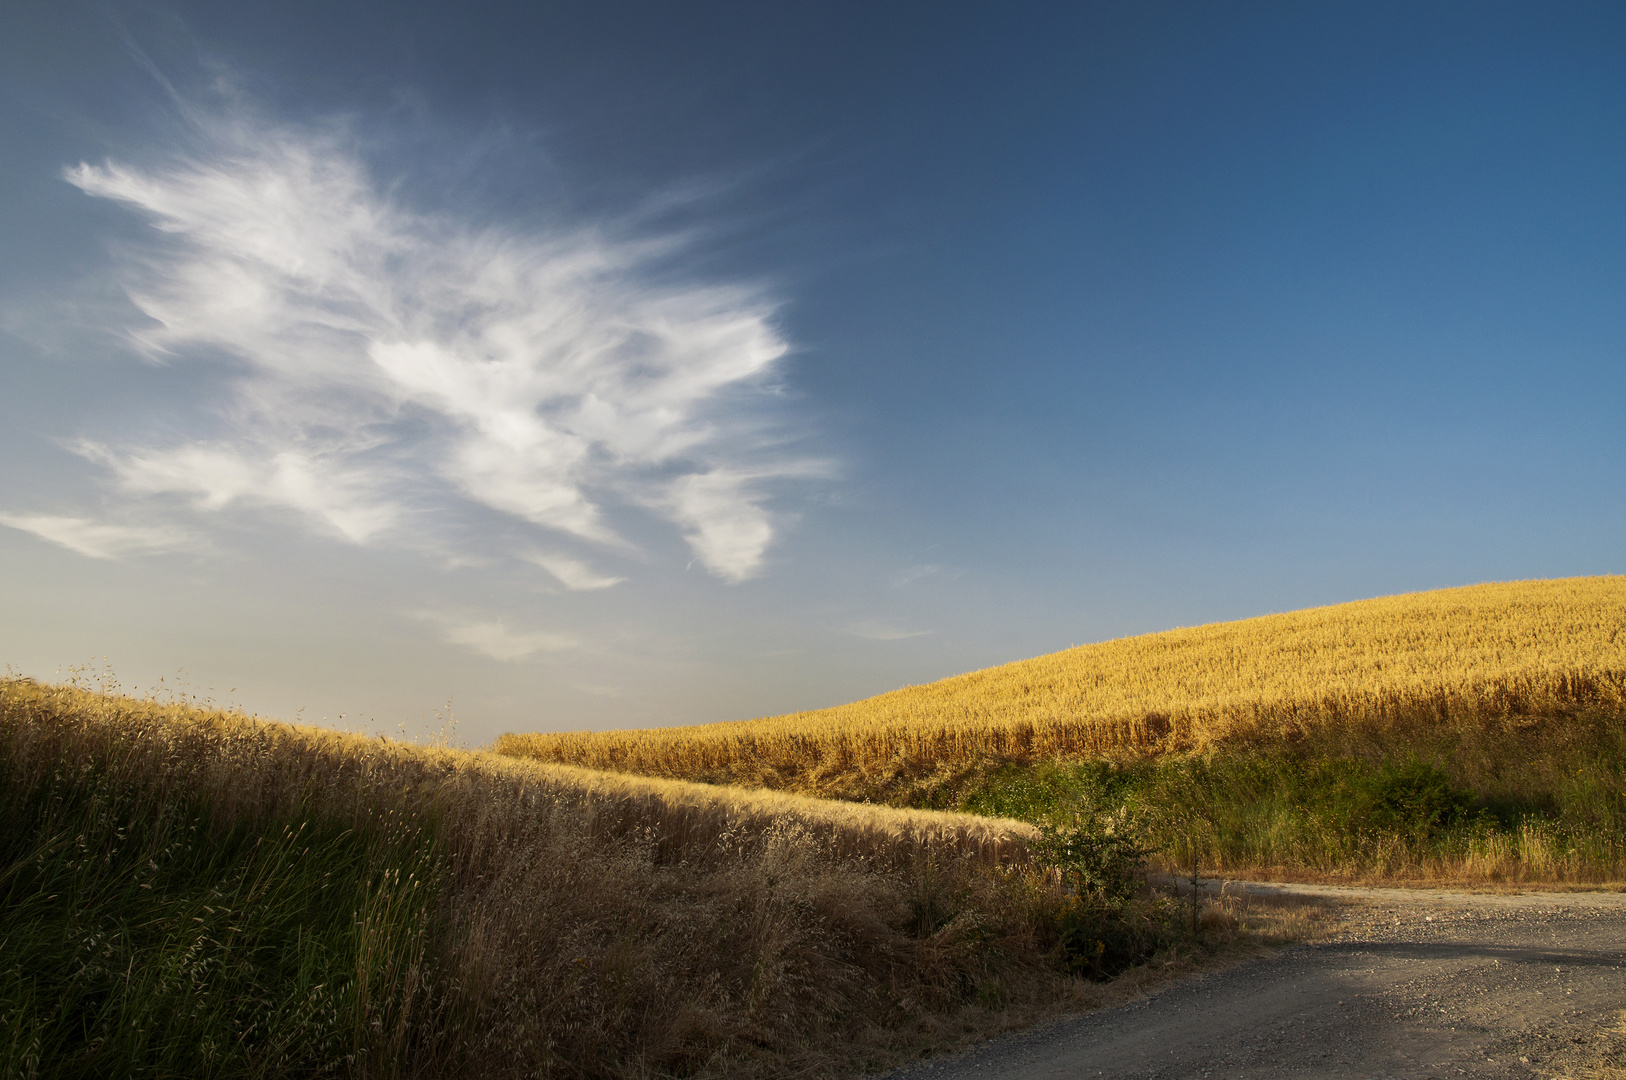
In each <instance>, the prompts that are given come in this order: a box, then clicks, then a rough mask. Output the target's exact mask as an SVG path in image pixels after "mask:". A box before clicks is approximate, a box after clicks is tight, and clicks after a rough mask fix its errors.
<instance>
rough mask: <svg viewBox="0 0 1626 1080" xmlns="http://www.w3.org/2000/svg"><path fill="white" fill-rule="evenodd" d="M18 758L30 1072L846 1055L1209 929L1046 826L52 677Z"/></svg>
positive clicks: (1072, 994) (1007, 1006)
mask: <svg viewBox="0 0 1626 1080" xmlns="http://www.w3.org/2000/svg"><path fill="white" fill-rule="evenodd" d="M0 775H3V780H4V784H3V786H0V904H3V905H4V910H5V911H6V913H7V917H6V919H5V921H4V923H3V925H0V1073H3V1074H4V1075H8V1076H10V1075H17V1076H51V1077H58V1076H60V1077H69V1076H84V1077H92V1076H106V1075H121V1076H174V1075H185V1076H198V1077H210V1076H221V1077H224V1076H290V1075H315V1074H326V1073H332V1074H335V1075H350V1076H440V1075H448V1074H454V1073H456V1074H476V1075H482V1076H498V1077H500V1076H508V1075H514V1076H519V1075H524V1076H571V1077H587V1076H605V1077H623V1076H640V1077H655V1076H666V1075H674V1076H675V1075H729V1076H758V1075H784V1074H786V1073H790V1072H794V1073H797V1074H806V1075H810V1076H820V1075H844V1074H847V1073H849V1072H850V1071H852V1070H854V1069H857V1068H860V1067H874V1066H878V1065H882V1064H886V1063H888V1062H894V1061H897V1060H899V1058H900V1056H907V1055H910V1054H912V1053H916V1052H918V1050H919V1049H920V1048H921V1047H923V1046H926V1045H930V1044H939V1045H952V1044H953V1043H954V1042H956V1041H959V1040H963V1039H966V1038H973V1037H977V1036H979V1035H983V1034H987V1033H990V1032H992V1031H995V1030H999V1029H1001V1028H1003V1027H1008V1026H1011V1025H1013V1024H1017V1023H1021V1022H1023V1021H1025V1020H1028V1019H1031V1018H1033V1017H1035V1016H1038V1015H1042V1014H1044V1013H1047V1012H1053V1011H1056V1010H1058V1009H1062V1008H1066V1007H1068V1006H1069V1005H1071V1006H1073V1007H1078V1006H1081V1005H1085V1004H1087V1003H1088V1002H1089V1001H1090V1000H1091V999H1092V997H1091V996H1092V993H1094V991H1092V990H1091V989H1090V988H1089V987H1090V984H1088V983H1086V982H1081V981H1079V980H1077V979H1074V978H1069V977H1066V976H1064V975H1063V974H1061V973H1060V971H1059V970H1058V965H1059V966H1060V968H1061V969H1070V970H1074V971H1079V972H1082V973H1085V974H1090V973H1093V974H1096V975H1104V974H1108V973H1109V972H1108V971H1107V970H1106V969H1105V968H1102V963H1103V961H1102V960H1101V957H1103V956H1105V957H1107V958H1109V959H1110V960H1111V961H1112V964H1113V965H1114V966H1113V968H1112V970H1117V969H1119V968H1121V967H1122V966H1123V965H1124V964H1127V963H1131V962H1133V961H1135V960H1137V959H1142V958H1145V957H1147V956H1149V955H1151V954H1152V953H1154V952H1155V953H1158V954H1159V955H1160V956H1161V957H1162V958H1163V959H1164V960H1167V959H1168V958H1169V957H1170V955H1171V952H1170V950H1171V949H1174V950H1176V951H1179V950H1180V949H1185V950H1186V951H1188V952H1189V951H1190V949H1191V948H1193V947H1195V946H1198V945H1200V944H1201V943H1193V942H1191V941H1189V940H1185V941H1184V943H1182V941H1183V939H1182V937H1181V935H1182V933H1183V931H1180V930H1179V929H1178V926H1179V925H1183V922H1179V921H1177V920H1173V919H1172V916H1170V914H1169V911H1168V909H1167V908H1166V906H1165V905H1163V904H1162V903H1161V902H1158V901H1155V900H1149V899H1143V900H1137V901H1134V902H1132V903H1130V904H1129V906H1127V907H1124V906H1121V905H1120V906H1116V907H1111V906H1107V907H1102V906H1099V905H1097V906H1091V905H1082V906H1081V904H1080V903H1079V902H1078V901H1076V900H1073V899H1069V897H1068V896H1066V895H1065V894H1064V893H1063V892H1062V891H1061V890H1060V889H1059V888H1058V887H1057V885H1056V883H1055V882H1054V881H1053V880H1051V879H1049V878H1046V877H1044V876H1042V875H1036V874H1034V873H1031V872H1027V871H1024V870H1023V869H1022V868H1021V866H1022V864H1023V861H1024V858H1025V852H1026V845H1027V842H1028V839H1029V837H1031V835H1032V830H1031V829H1030V828H1028V827H1026V826H1023V825H1020V824H1017V823H1014V822H1000V821H997V820H989V819H987V818H967V817H963V816H958V815H951V814H939V813H933V812H919V811H915V812H911V811H894V810H888V809H885V808H879V807H861V806H851V805H838V804H831V803H827V802H821V801H819V800H812V799H806V798H800V797H796V796H789V795H779V794H774V793H763V792H747V791H741V790H736V789H719V788H715V787H703V786H696V785H691V784H683V783H675V782H667V781H649V780H641V779H637V778H627V777H615V776H607V775H604V774H600V773H591V772H587V771H585V770H581V769H574V768H568V767H558V766H548V765H541V764H536V763H531V762H523V761H515V760H513V759H511V758H502V757H498V756H496V755H491V754H480V753H467V752H460V751H450V750H432V749H424V748H419V747H412V746H405V745H401V744H396V743H388V742H384V741H382V740H377V739H371V740H370V739H366V738H362V737H359V736H352V735H344V734H339V733H334V732H324V731H320V730H316V729H311V728H300V727H294V726H290V725H285V724H276V723H265V722H259V721H255V720H252V719H249V718H245V717H242V716H235V715H223V714H219V713H212V712H208V711H204V710H197V709H192V708H188V707H185V706H182V705H173V704H172V705H159V704H156V703H154V702H151V701H146V702H143V701H136V700H132V699H129V698H124V697H118V696H114V695H107V694H95V693H89V692H86V691H84V690H80V689H74V688H68V687H46V686H39V685H37V684H34V683H31V682H28V681H26V680H3V681H0ZM1002 867H1003V869H1002ZM1211 915H1214V916H1215V917H1214V918H1210V919H1209V920H1208V922H1207V924H1206V925H1208V927H1209V931H1210V933H1209V935H1208V936H1209V939H1210V943H1211V942H1212V940H1213V939H1215V937H1216V935H1217V936H1218V937H1219V938H1223V937H1224V936H1225V935H1226V934H1228V933H1231V932H1232V931H1234V929H1235V924H1234V922H1228V921H1227V920H1226V919H1225V918H1223V917H1222V916H1223V913H1211ZM1103 950H1105V951H1104V952H1103Z"/></svg>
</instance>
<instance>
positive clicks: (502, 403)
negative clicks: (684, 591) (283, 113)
mask: <svg viewBox="0 0 1626 1080" xmlns="http://www.w3.org/2000/svg"><path fill="white" fill-rule="evenodd" d="M190 120H191V123H192V124H193V127H194V131H193V135H194V137H193V139H192V141H191V142H190V144H189V145H188V146H187V147H186V148H185V149H184V150H177V151H175V152H173V153H170V154H168V155H167V156H161V157H160V158H158V159H156V162H155V163H148V164H145V165H142V166H136V165H131V164H127V163H122V162H115V161H107V162H103V163H101V164H88V163H82V164H79V165H76V166H74V167H72V168H69V169H67V170H66V171H65V176H66V178H67V180H68V181H69V182H70V183H72V184H74V185H75V186H77V187H78V188H80V189H81V190H82V191H84V192H85V193H86V194H88V195H92V196H95V197H97V198H102V199H109V200H113V201H116V202H118V203H122V204H124V205H126V206H128V207H130V208H131V209H132V210H134V211H135V212H137V213H139V214H140V215H142V216H143V217H144V218H145V219H146V220H147V221H148V222H149V223H150V224H151V226H152V227H153V230H154V231H153V233H152V234H151V235H150V238H149V241H148V242H147V243H145V244H144V245H143V246H140V247H138V248H137V249H135V250H132V251H128V252H126V255H127V258H125V259H124V260H123V262H122V263H121V267H120V271H121V273H122V275H123V285H124V287H125V290H126V292H127V293H128V295H129V296H130V298H131V300H132V301H133V302H134V303H135V305H136V306H137V307H138V308H139V309H140V311H141V313H142V314H143V315H144V316H146V320H147V321H144V322H143V323H142V324H141V325H139V326H134V327H130V328H127V330H126V336H127V339H128V340H129V341H130V342H131V343H133V344H134V345H135V346H136V347H137V348H138V349H139V350H140V351H141V352H142V353H143V354H145V355H146V356H148V357H149V358H151V359H153V360H155V361H159V362H163V363H172V362H181V361H184V362H202V363H213V364H222V365H230V369H231V370H233V371H236V372H239V373H240V374H239V375H238V377H237V379H236V382H235V384H234V386H233V390H232V392H231V394H230V396H229V398H228V399H226V400H223V401H219V402H215V403H213V408H214V412H215V414H216V416H215V418H214V421H213V423H212V425H211V427H210V430H209V437H207V438H202V437H199V438H194V439H180V440H174V441H171V442H167V443H164V444H161V445H122V446H105V445H99V444H90V443H85V444H82V445H81V447H80V451H81V453H83V454H84V455H85V456H87V457H90V458H92V459H94V460H96V461H98V462H100V463H102V464H103V465H105V466H106V467H107V468H108V469H110V471H111V474H112V475H113V477H114V478H115V480H116V481H117V482H118V484H119V485H121V487H122V488H123V490H125V491H126V492H128V493H130V494H132V495H140V496H156V495H170V496H178V497H180V498H182V499H184V500H189V501H190V503H191V504H192V506H193V507H194V508H196V509H198V510H203V511H219V510H223V509H225V508H226V507H229V506H245V507H259V508H280V509H282V510H285V511H290V512H293V513H295V514H297V515H300V516H301V517H302V518H304V519H306V520H308V521H309V522H311V523H312V524H313V525H315V526H316V527H318V528H319V529H321V530H323V531H326V532H328V533H330V534H333V535H336V536H339V537H342V538H343V539H345V540H348V541H351V542H353V543H358V544H367V543H379V542H389V541H391V540H392V539H395V538H399V537H401V536H404V535H408V534H410V533H411V532H412V530H413V524H412V523H413V521H414V520H415V518H414V514H419V515H421V514H422V513H424V512H425V511H426V508H435V507H440V506H444V505H445V504H446V503H447V502H448V501H452V502H455V501H457V500H462V501H464V502H465V503H467V504H477V505H479V506H482V507H484V508H488V509H489V510H495V511H498V512H500V513H502V514H504V515H508V516H510V517H511V518H514V519H517V520H519V521H523V522H527V523H530V524H531V525H533V526H537V527H540V528H542V529H546V530H554V531H556V532H559V533H563V534H566V535H568V536H571V537H574V538H576V539H577V540H580V541H586V542H588V543H591V544H599V545H606V546H610V547H622V548H624V547H626V546H627V544H628V541H627V540H626V539H625V538H624V537H623V536H622V535H621V533H620V532H618V531H617V529H615V528H613V527H612V526H611V525H610V524H609V523H608V521H607V514H606V510H607V508H610V507H619V508H622V509H626V508H638V509H641V510H642V511H644V512H652V513H654V514H655V515H656V516H657V517H659V518H664V519H665V520H667V521H668V522H670V523H671V524H672V525H675V526H676V527H677V528H678V529H679V530H680V531H681V533H682V535H683V537H684V538H685V540H686V541H687V543H688V544H689V546H690V548H691V550H692V552H693V555H694V557H695V559H697V560H698V561H699V562H700V563H701V564H702V565H704V566H705V567H706V568H707V569H708V570H710V571H711V572H712V573H714V574H716V575H717V576H719V577H721V578H723V579H725V580H729V581H740V580H743V579H746V578H749V577H751V576H753V575H755V574H757V573H759V572H760V570H761V568H762V565H763V558H764V553H765V552H766V550H767V549H768V547H769V546H770V544H772V542H773V540H774V538H775V535H776V532H777V529H778V528H779V523H778V522H777V520H776V518H775V516H774V515H773V514H772V513H770V512H769V510H768V509H767V508H766V507H767V502H766V501H767V499H768V497H769V495H770V494H771V493H772V491H773V489H774V486H775V484H776V482H779V481H782V480H784V479H786V478H789V477H793V476H805V475H808V473H809V472H810V471H811V470H810V466H809V465H808V464H807V463H806V462H805V461H793V460H789V459H788V458H787V457H786V456H785V455H784V454H783V452H782V451H781V450H779V449H777V448H776V447H777V446H779V445H780V443H778V442H777V441H776V440H775V438H774V437H772V435H771V434H770V433H771V432H772V430H773V427H774V423H773V418H772V416H771V415H770V413H769V412H765V411H764V409H765V408H766V403H767V402H769V400H770V398H771V395H770V394H768V393H766V391H767V390H769V389H770V387H769V386H768V383H767V380H768V378H769V377H770V376H771V374H772V372H773V370H774V368H775V365H776V363H777V362H778V361H779V359H780V358H781V357H782V356H784V355H785V353H786V351H787V344H786V342H785V340H784V339H783V338H782V336H781V335H780V334H779V332H778V331H777V330H776V328H775V326H774V312H775V308H774V304H773V303H772V302H771V300H770V299H768V298H767V297H766V296H764V295H763V294H761V293H760V292H758V291H756V290H753V289H749V288H744V287H740V286H732V285H717V284H708V283H703V282H692V281H690V282H686V283H685V282H683V281H682V280H681V275H674V273H673V267H674V265H675V259H676V257H677V256H678V255H680V254H681V252H682V250H683V248H682V244H681V243H680V242H679V241H676V240H672V239H660V238H657V239H648V238H638V237H631V238H629V237H627V236H624V235H619V234H617V232H616V231H615V230H614V229H612V228H610V227H609V226H607V225H598V226H594V225H592V224H587V225H580V226H577V227H573V228H568V229H553V230H551V231H550V230H544V229H540V228H534V227H528V228H507V229H503V228H494V227H489V226H477V225H475V224H473V223H471V222H470V221H467V220H460V219H456V218H454V217H451V216H448V215H446V214H428V213H424V212H421V211H418V210H414V209H413V208H411V207H409V206H406V205H403V203H402V202H401V201H400V200H399V199H397V198H396V197H394V196H392V195H391V194H389V193H388V191H387V189H386V187H385V186H384V185H383V184H381V183H380V181H379V180H378V179H377V178H375V177H374V176H373V175H372V174H371V173H370V172H369V170H368V168H367V166H366V165H365V163H364V160H363V157H362V155H361V153H360V151H359V149H358V145H359V143H358V140H357V139H355V138H353V137H352V135H351V134H350V132H349V131H348V130H347V128H346V127H345V125H343V124H340V123H327V124H309V125H295V124H286V123H275V122H271V121H269V120H266V119H264V118H262V117H258V116H256V115H254V114H253V113H252V112H251V111H248V110H245V109H242V108H238V109H236V110H235V111H232V112H228V113H225V114H220V115H213V116H210V115H207V114H204V113H201V112H197V111H194V112H193V113H191V114H190ZM675 276H676V277H677V278H679V280H677V281H676V283H674V277H675ZM222 420H223V421H224V423H222V422H221V421H222ZM541 565H543V566H544V567H545V568H546V569H547V570H548V572H549V573H552V574H554V576H555V577H558V578H559V580H560V581H561V582H563V583H564V584H565V585H566V586H568V587H570V588H602V587H606V586H607V585H608V584H613V583H614V581H615V580H616V579H611V578H606V577H603V576H602V575H598V574H596V573H594V572H593V571H591V570H588V569H586V568H585V567H584V566H583V564H570V565H567V564H566V563H563V562H561V563H559V564H558V567H561V568H563V569H562V570H561V569H559V568H556V567H554V566H549V565H548V564H546V563H542V564H541ZM574 567H581V569H580V570H578V569H576V568H574Z"/></svg>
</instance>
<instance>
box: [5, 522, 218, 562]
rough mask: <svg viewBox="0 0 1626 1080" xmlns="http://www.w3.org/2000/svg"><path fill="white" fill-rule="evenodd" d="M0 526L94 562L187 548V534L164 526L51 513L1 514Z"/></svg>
mask: <svg viewBox="0 0 1626 1080" xmlns="http://www.w3.org/2000/svg"><path fill="white" fill-rule="evenodd" d="M0 525H5V526H7V527H8V528H12V529H20V530H22V531H23V532H29V533H33V534H34V535H35V536H38V537H40V538H41V539H43V540H49V541H50V542H51V543H53V544H59V545H61V546H62V547H65V548H67V549H68V550H69V551H74V552H78V553H79V554H80V555H85V556H88V557H89V558H92V559H117V558H119V557H121V556H124V555H149V554H154V553H157V552H161V551H174V550H176V549H178V548H182V547H185V546H187V545H188V542H189V539H190V538H189V537H188V536H187V535H186V533H185V532H183V531H181V530H179V529H174V528H169V527H165V526H157V527H154V526H147V525H118V524H113V523H110V522H105V521H95V520H93V519H91V518H82V517H58V516H55V515H52V514H0Z"/></svg>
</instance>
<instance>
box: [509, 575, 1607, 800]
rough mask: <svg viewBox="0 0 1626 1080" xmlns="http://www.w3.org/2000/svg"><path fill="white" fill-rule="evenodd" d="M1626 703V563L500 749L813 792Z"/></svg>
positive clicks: (519, 740)
mask: <svg viewBox="0 0 1626 1080" xmlns="http://www.w3.org/2000/svg"><path fill="white" fill-rule="evenodd" d="M1623 707H1626V576H1619V575H1612V576H1604V577H1588V578H1566V579H1560V580H1548V581H1521V582H1511V583H1501V584H1486V585H1473V586H1468V587H1464V588H1454V589H1441V590H1438V591H1433V592H1422V593H1412V594H1407V595H1402V596H1392V597H1385V598H1382V599H1375V600H1363V601H1359V602H1355V603H1348V604H1338V605H1334V606H1331V607H1322V608H1313V609H1309V610H1306V611H1296V612H1290V613H1286V614H1276V615H1266V616H1262V617H1259V618H1253V619H1244V620H1241V621H1239V622H1229V623H1215V624H1211V625H1207V626H1198V627H1191V628H1184V629H1178V630H1170V631H1166V632H1164V633H1157V634H1146V635H1142V636H1138V637H1130V638H1122V639H1119V640H1115V641H1107V642H1103V643H1100V644H1094V645H1083V646H1079V647H1077V648H1072V649H1068V650H1065V651H1063V652H1058V653H1052V654H1050V655H1048V656H1041V657H1037V658H1035V659H1031V660H1023V661H1019V662H1016V663H1011V664H1005V665H1002V666H1000V667H994V668H988V669H986V670H983V671H975V672H971V673H969V674H966V675H960V676H956V677H954V678H950V679H944V680H942V681H941V682H935V683H931V684H928V685H925V686H913V687H907V688H905V689H902V690H897V691H893V692H892V693H888V694H882V695H880V696H878V697H873V698H870V699H868V700H865V701H859V702H855V703H853V704H850V705H842V706H838V707H836V708H830V709H822V710H817V711H811V712H802V713H792V714H790V715H787V716H777V717H770V718H766V719H760V720H748V721H739V722H731V723H718V724H708V725H701V726H696V727H686V728H658V729H651V730H642V731H613V732H602V733H571V734H530V735H504V736H503V737H502V738H501V739H500V740H498V742H497V743H496V746H495V749H496V750H497V751H498V752H500V753H503V754H508V755H512V756H516V757H529V758H533V759H541V760H545V761H554V762H564V763H572V764H578V765H583V766H590V767H593V768H597V769H608V770H615V771H621V772H631V773H642V774H646V775H654V776H668V777H706V778H716V777H721V778H729V779H736V780H744V781H747V782H751V783H760V784H765V785H767V786H772V787H786V788H793V789H795V788H804V789H808V790H819V789H821V788H828V787H830V784H829V780H830V778H831V777H834V776H838V775H841V774H843V773H862V774H865V775H867V776H871V777H874V776H886V775H899V774H917V775H918V774H920V773H922V772H927V771H931V770H934V769H936V770H941V769H943V768H945V767H950V766H952V765H953V764H955V763H968V762H975V761H989V760H993V761H1019V762H1020V761H1035V760H1043V759H1053V758H1081V757H1090V756H1106V757H1117V758H1122V757H1126V756H1146V755H1160V754H1170V753H1182V752H1192V751H1197V752H1211V751H1213V750H1216V749H1219V748H1221V747H1225V746H1246V745H1261V744H1270V743H1280V742H1292V741H1294V740H1297V739H1303V738H1306V737H1311V738H1325V737H1327V736H1328V734H1329V733H1335V732H1337V731H1339V730H1343V729H1357V728H1358V729H1362V730H1365V731H1368V732H1371V731H1374V730H1376V731H1382V730H1385V729H1401V728H1408V727H1411V728H1415V727H1418V726H1428V725H1436V726H1437V725H1446V726H1452V725H1482V724H1485V723H1488V722H1493V721H1497V720H1505V719H1507V718H1516V717H1529V716H1544V715H1553V714H1559V713H1573V712H1574V711H1576V710H1581V709H1606V710H1610V711H1616V712H1618V711H1619V710H1621V709H1622V708H1623Z"/></svg>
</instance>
